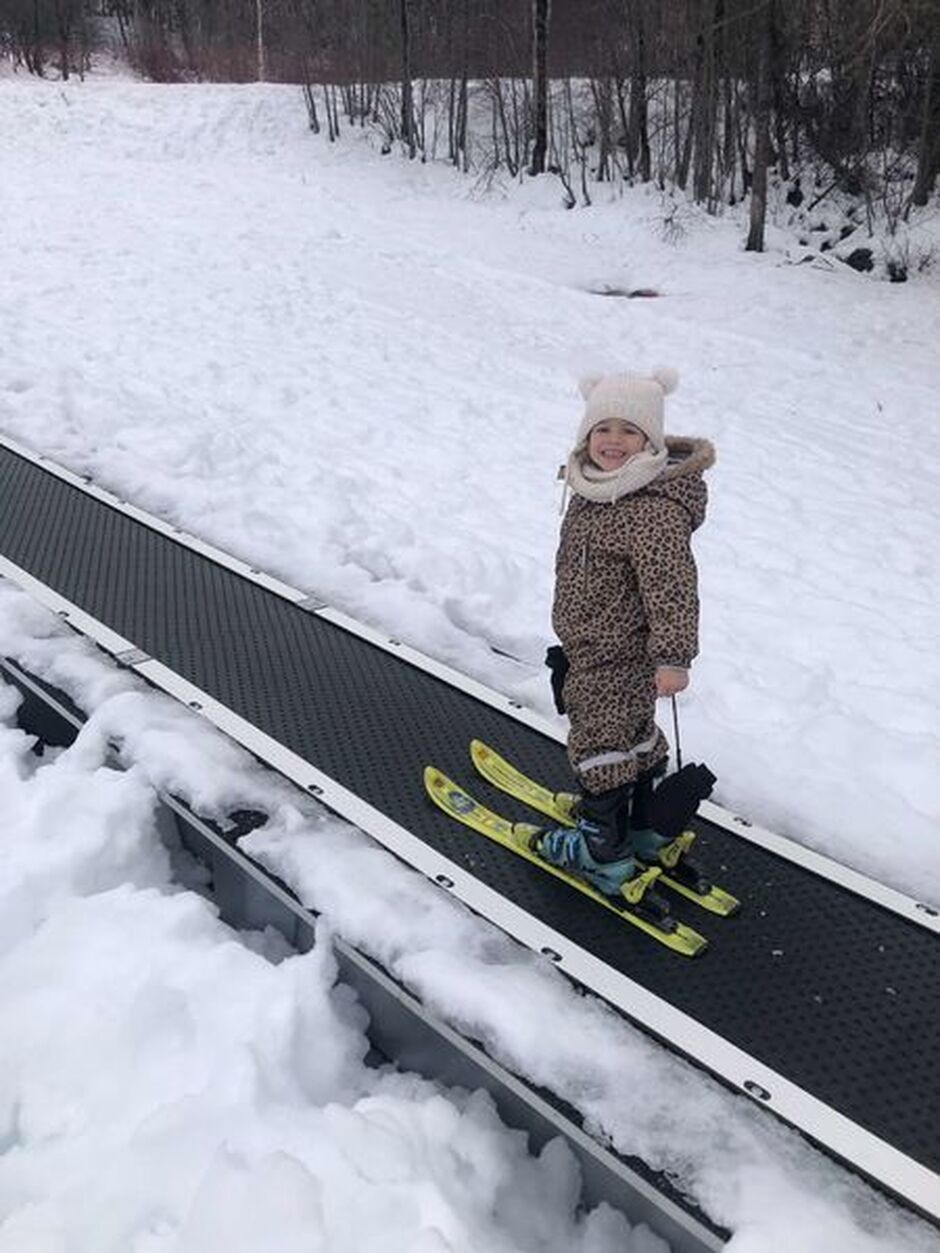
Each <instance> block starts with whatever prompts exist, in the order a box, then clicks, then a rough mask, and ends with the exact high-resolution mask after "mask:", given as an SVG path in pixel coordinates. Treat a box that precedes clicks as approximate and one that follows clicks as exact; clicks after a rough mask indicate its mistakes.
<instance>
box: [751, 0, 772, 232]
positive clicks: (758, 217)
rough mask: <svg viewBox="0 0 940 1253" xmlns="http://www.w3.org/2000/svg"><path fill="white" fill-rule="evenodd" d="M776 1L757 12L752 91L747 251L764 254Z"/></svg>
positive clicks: (768, 2) (769, 1)
mask: <svg viewBox="0 0 940 1253" xmlns="http://www.w3.org/2000/svg"><path fill="white" fill-rule="evenodd" d="M775 2H776V0H766V3H765V6H764V12H763V13H759V14H758V16H757V21H758V22H759V27H758V35H757V38H758V48H757V71H756V81H755V83H754V86H753V91H754V128H755V131H756V133H757V134H756V143H755V147H754V176H753V179H752V181H751V218H750V230H749V231H748V236H747V244H746V245H745V250H746V251H747V252H763V251H764V223H765V221H766V218H767V166H768V163H769V161H770V101H771V83H770V53H771V48H770V44H771V38H772V30H773V8H774V4H775Z"/></svg>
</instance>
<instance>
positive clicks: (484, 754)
mask: <svg viewBox="0 0 940 1253" xmlns="http://www.w3.org/2000/svg"><path fill="white" fill-rule="evenodd" d="M470 756H471V757H472V758H473V764H474V765H475V766H476V768H477V770H478V771H479V773H480V774H481V775H482V776H483V778H484V779H486V780H487V782H489V783H492V784H493V786H494V787H498V788H499V789H500V791H501V792H505V793H506V794H507V795H508V796H514V797H515V798H516V800H518V801H522V803H523V804H524V805H528V806H529V807H530V808H531V809H536V810H538V812H539V813H540V814H545V815H546V816H547V817H549V818H552V819H554V821H555V822H557V823H559V824H561V825H563V826H568V827H572V826H574V819H573V818H572V816H571V810H572V807H573V805H574V802H575V800H576V797H574V796H573V795H572V794H571V793H570V792H550V791H549V789H548V788H547V787H544V786H543V785H542V784H541V783H536V781H535V780H534V779H530V778H529V777H528V775H525V774H523V773H522V771H521V770H519V769H517V768H516V767H515V766H514V765H513V764H512V762H509V761H507V760H506V758H505V757H501V756H500V754H499V753H497V752H496V751H495V749H492V748H490V747H489V745H488V744H484V743H483V742H482V740H472V741H471V743H470ZM694 839H695V832H694V831H683V832H682V834H681V835H679V836H678V837H677V838H676V839H675V840H673V841H672V843H671V844H669V845H667V847H666V849H664V855H663V859H662V866H661V869H662V871H663V873H662V874H661V875H660V876H659V883H658V885H657V886H662V887H666V888H669V889H670V890H671V891H673V892H678V893H679V895H680V896H684V897H685V898H686V899H687V900H690V901H694V902H695V904H696V905H700V906H701V907H702V909H707V910H708V911H709V913H712V914H720V915H721V916H722V917H725V918H727V917H729V916H730V915H731V914H734V913H737V911H738V908H739V906H740V902H739V901H738V899H737V898H736V897H734V896H732V895H731V894H730V892H726V891H725V890H724V888H719V887H715V886H714V885H713V884H710V885H709V890H708V891H707V892H696V890H695V888H694V887H692V886H691V885H690V884H688V883H683V882H682V880H681V879H678V878H676V877H675V876H674V875H671V874H669V873H668V871H669V870H672V869H675V866H676V864H677V862H678V861H679V859H680V857H681V856H682V855H683V854H684V853H686V852H688V850H689V848H690V847H691V846H692V842H693V841H694Z"/></svg>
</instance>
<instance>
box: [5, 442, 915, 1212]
mask: <svg viewBox="0 0 940 1253" xmlns="http://www.w3.org/2000/svg"><path fill="white" fill-rule="evenodd" d="M0 554H2V555H3V557H5V558H7V559H8V560H9V561H10V562H13V563H15V564H16V565H17V566H19V567H21V568H22V569H24V570H26V571H28V572H29V574H31V575H32V576H33V577H34V578H35V579H38V580H40V581H41V582H42V583H44V584H46V585H47V586H48V587H50V588H52V589H54V590H55V591H56V592H57V593H58V594H59V595H61V596H62V597H64V598H66V599H67V600H69V601H72V602H74V603H75V604H76V605H78V606H79V607H81V608H82V609H83V610H84V611H85V612H87V613H88V614H91V615H93V616H94V617H95V618H97V619H98V620H100V621H101V622H102V623H104V624H106V625H107V626H108V627H110V628H111V629H112V630H113V631H116V632H117V633H119V634H120V635H122V636H124V637H126V638H127V639H129V640H132V641H133V642H134V644H135V645H136V646H137V647H138V648H140V649H142V650H144V651H145V652H146V653H148V654H149V655H150V656H152V657H154V658H156V659H158V660H159V661H161V662H163V663H164V664H166V665H167V666H169V667H171V668H172V669H173V670H174V671H176V672H177V673H178V674H179V675H181V676H183V677H184V678H185V679H187V680H189V681H190V682H191V683H193V684H195V685H196V686H197V687H199V688H201V689H203V690H204V691H206V692H208V693H210V694H211V695H212V696H214V697H215V698H216V699H217V700H219V701H221V702H222V703H223V704H224V705H226V706H228V707H229V708H230V709H232V710H234V711H236V712H237V713H238V714H240V715H241V716H242V717H244V718H245V719H247V720H248V721H250V722H251V723H253V724H254V725H256V726H257V727H258V728H260V729H261V730H263V731H265V732H266V733H268V734H269V735H271V736H272V737H274V738H275V739H276V740H277V741H279V742H280V743H281V744H283V745H285V746H287V747H288V748H290V749H291V750H293V751H294V752H295V753H297V754H299V755H300V756H301V757H303V758H305V759H306V760H307V761H309V762H310V763H312V764H313V765H314V766H316V767H317V768H318V769H319V770H320V771H323V772H324V773H326V774H327V775H329V776H330V777H331V778H332V779H334V780H336V782H338V783H340V784H341V785H342V786H344V787H346V788H348V789H349V790H350V791H352V792H354V793H356V794H357V795H358V796H360V797H362V798H363V799H364V800H366V801H368V802H369V804H371V805H372V806H374V807H375V808H376V809H377V810H379V811H381V812H382V813H384V814H386V815H388V816H389V817H390V818H392V819H393V820H394V821H395V822H396V823H398V824H400V825H401V826H403V827H405V828H406V829H407V830H409V831H410V832H412V833H413V834H414V835H416V836H417V837H419V838H420V839H421V840H423V841H425V842H426V843H427V844H429V845H431V846H433V847H436V848H438V849H440V850H441V851H442V852H443V853H444V855H445V856H447V857H448V858H450V859H451V860H452V861H454V862H456V863H459V864H461V865H463V866H465V867H467V868H469V869H470V870H471V871H472V874H473V875H474V876H476V877H477V878H478V879H480V880H482V881H483V882H485V883H487V884H489V885H490V886H492V887H493V888H494V889H495V890H497V891H498V892H499V893H501V894H502V895H503V896H505V897H508V898H509V899H511V900H512V901H514V902H515V903H516V904H517V905H519V906H520V907H521V908H523V909H525V910H526V911H528V912H529V913H531V914H532V915H534V916H535V917H537V918H540V919H543V920H545V921H546V922H547V923H548V924H549V925H551V926H552V927H554V928H555V929H557V930H558V931H559V932H562V933H563V934H564V935H566V936H567V937H570V939H571V940H572V941H573V942H574V943H575V944H577V945H579V946H581V947H582V948H583V949H585V950H587V951H588V952H589V953H592V954H594V955H595V956H596V957H598V958H599V959H601V960H602V961H603V962H605V963H607V964H608V965H609V966H610V967H611V968H612V969H614V970H617V971H620V972H622V973H623V974H625V975H626V976H628V977H629V978H630V979H631V980H633V981H635V982H636V983H638V984H640V985H641V986H642V987H644V988H646V989H648V990H649V991H650V992H652V993H654V994H655V995H656V996H658V997H661V998H663V1000H665V1001H667V1002H669V1003H670V1004H671V1005H673V1006H675V1007H677V1008H678V1009H680V1010H682V1011H683V1012H684V1013H685V1014H687V1015H689V1016H690V1017H691V1018H693V1019H695V1020H696V1021H697V1022H698V1023H701V1024H702V1025H704V1026H706V1027H707V1028H709V1029H710V1030H711V1031H713V1032H715V1033H717V1035H718V1036H720V1037H722V1038H723V1039H724V1040H727V1041H730V1042H731V1043H733V1044H734V1045H735V1046H736V1047H737V1048H739V1049H742V1050H744V1051H745V1052H746V1053H748V1054H750V1055H751V1056H752V1057H754V1058H756V1059H758V1060H759V1061H760V1062H762V1063H763V1064H765V1065H767V1066H769V1067H771V1068H772V1069H773V1070H774V1071H776V1072H778V1073H779V1074H781V1075H783V1076H785V1077H786V1079H788V1080H789V1081H790V1082H791V1083H793V1084H796V1085H798V1087H799V1088H800V1089H802V1090H803V1091H805V1092H806V1093H808V1094H810V1095H811V1096H812V1097H814V1098H816V1099H817V1100H818V1101H821V1102H823V1103H824V1104H825V1105H826V1106H828V1107H830V1108H831V1109H832V1110H833V1111H836V1112H837V1113H838V1114H839V1115H842V1116H843V1117H844V1118H847V1119H849V1120H851V1122H853V1123H855V1124H857V1125H858V1127H860V1128H864V1129H865V1130H866V1131H868V1132H870V1133H872V1134H873V1135H874V1136H877V1137H878V1138H879V1139H880V1140H882V1141H885V1142H886V1143H887V1144H889V1145H891V1146H892V1147H893V1148H895V1149H897V1150H898V1151H899V1152H901V1153H903V1154H904V1155H906V1156H907V1157H909V1158H910V1159H912V1160H913V1161H914V1162H915V1163H918V1164H919V1165H920V1166H922V1167H925V1168H926V1169H927V1170H930V1171H934V1172H936V1171H938V1170H940V1117H938V1108H937V1105H938V1102H937V1090H938V1085H937V1077H936V1075H937V1059H938V1057H940V984H938V963H937V958H938V950H940V945H938V939H937V936H936V935H935V934H933V933H931V932H930V931H928V930H926V929H924V928H922V927H919V926H917V925H915V924H912V923H910V922H908V921H907V920H905V919H904V918H901V917H899V916H898V915H896V914H894V913H892V912H891V911H889V910H888V909H885V908H882V907H880V906H878V905H877V904H874V903H873V902H872V901H870V900H867V899H865V898H863V897H861V896H858V895H855V894H854V893H852V892H850V891H848V890H846V889H845V888H842V887H840V886H838V885H836V884H834V883H833V882H831V881H830V880H828V879H826V878H824V877H821V876H819V875H816V874H814V873H811V872H810V871H808V870H806V869H803V868H801V867H800V866H798V865H796V864H794V863H793V862H791V861H789V860H786V859H784V858H781V857H777V856H775V855H773V854H772V853H769V852H767V851H765V850H764V849H762V848H760V847H758V846H756V845H754V844H752V843H749V842H748V841H746V840H743V839H739V838H737V837H736V836H735V835H734V834H733V833H731V832H729V831H727V830H725V829H724V828H722V827H720V826H717V825H715V824H712V823H707V822H700V823H698V830H699V838H700V845H699V848H700V852H699V856H700V859H701V860H703V861H704V862H705V863H706V864H707V866H708V868H709V870H710V872H711V873H712V874H713V876H714V878H715V879H716V880H717V881H718V882H720V883H721V884H722V885H723V886H724V887H726V888H727V889H728V890H729V891H731V892H733V893H734V894H735V895H736V896H738V897H739V898H740V899H741V900H742V903H743V908H742V912H741V914H740V915H739V916H738V917H736V918H734V919H720V918H716V917H713V916H711V915H708V914H705V913H704V912H703V911H701V910H699V909H697V908H696V907H695V906H694V905H692V904H688V905H686V904H683V903H681V902H680V901H679V900H678V899H676V903H675V904H674V911H675V912H676V914H677V915H679V916H680V917H682V918H683V919H684V920H685V921H687V922H689V923H690V925H692V926H694V927H695V928H696V929H697V930H700V931H702V932H703V933H704V934H706V935H707V936H708V938H709V940H710V947H709V950H708V952H707V953H706V954H705V955H704V956H703V957H702V958H700V959H697V960H694V961H690V960H688V959H684V958H681V957H678V956H675V955H673V954H671V953H669V952H668V951H666V950H665V949H663V948H661V947H660V946H658V945H657V944H656V943H655V942H654V941H652V940H650V939H648V938H647V937H645V936H644V935H643V934H642V933H640V932H638V931H636V930H635V929H634V928H632V927H630V926H628V925H626V924H624V923H623V922H621V921H619V920H618V919H617V918H616V917H614V916H612V915H610V914H608V913H607V912H606V911H604V910H602V909H599V908H597V906H595V905H593V904H591V902H590V901H588V900H587V899H586V898H583V897H581V896H580V894H578V893H575V892H573V891H572V890H571V889H570V888H568V887H567V886H566V885H564V884H563V883H560V882H558V881H556V880H554V879H552V877H551V876H549V875H545V874H541V873H539V872H537V871H535V870H533V869H532V868H531V867H530V866H528V865H527V864H526V863H525V862H523V861H522V860H521V859H519V858H516V857H514V856H513V855H512V854H510V853H508V852H506V851H505V850H503V849H501V848H499V847H498V846H496V845H494V844H492V843H491V842H490V841H488V840H486V839H484V838H483V837H481V836H478V835H475V834H474V833H473V832H470V831H467V830H465V829H464V828H462V827H460V826H459V825H458V824H456V823H454V822H453V821H451V820H449V819H448V818H447V817H446V816H445V815H444V814H442V813H440V812H439V811H438V810H437V809H436V808H435V807H434V806H433V805H432V804H431V803H430V802H429V801H428V800H427V798H426V797H425V795H424V791H423V787H422V777H421V776H422V770H423V767H424V766H425V765H426V764H427V763H429V762H433V763H434V764H436V765H438V766H439V767H440V768H441V769H443V770H444V771H445V772H447V773H448V774H450V775H451V776H452V777H454V778H456V779H457V780H459V781H462V782H464V783H466V784H467V785H468V787H469V790H470V791H471V792H473V793H474V794H475V795H477V796H478V797H479V798H480V799H481V800H483V801H484V802H486V801H488V800H489V802H490V803H493V800H494V797H493V793H492V792H490V791H489V790H488V788H487V787H486V785H485V784H483V783H482V782H481V781H480V780H479V779H478V778H477V777H476V776H475V773H474V771H473V769H472V766H471V765H470V762H469V756H468V744H469V741H470V739H471V738H473V737H478V738H481V739H483V740H485V741H487V742H488V743H490V744H492V745H493V746H494V747H497V748H498V749H499V750H500V751H502V752H504V753H505V754H506V755H507V756H509V757H510V758H511V759H513V760H514V761H516V762H517V763H519V764H520V765H521V766H522V768H523V769H526V770H527V771H528V772H529V773H531V774H533V775H535V776H536V777H538V778H540V779H542V780H543V781H546V782H549V783H551V782H552V781H557V782H556V786H558V787H559V788H561V787H565V786H568V783H569V772H568V769H567V763H566V761H565V757H564V752H563V749H562V748H561V746H560V745H559V744H558V743H556V742H555V741H553V740H551V739H550V738H548V737H546V736H543V735H541V734H539V733H538V732H537V731H535V730H533V729H532V728H530V727H528V726H526V725H525V724H524V723H521V722H519V721H517V720H516V719H514V718H513V717H511V716H510V715H509V714H504V713H502V712H500V711H499V710H497V709H495V708H493V707H491V706H489V705H487V704H485V703H483V702H481V701H479V700H477V699H475V698H474V697H473V696H471V695H469V694H467V693H465V692H463V691H461V690H459V689H458V688H455V687H453V686H451V685H449V684H448V683H445V682H443V681H442V680H441V679H439V678H436V677H434V676H433V675H431V674H429V673H427V672H425V671H422V670H421V669H419V668H417V667H415V666H413V665H410V664H408V663H407V662H405V661H402V660H399V659H398V658H396V657H395V655H394V654H393V653H391V652H389V651H387V650H384V649H381V648H378V647H376V646H374V645H372V644H370V643H368V642H366V641H364V640H363V639H361V638H359V637H357V636H355V635H353V634H351V633H350V632H348V631H345V630H343V629H341V628H340V627H337V626H335V625H333V624H331V623H329V622H327V621H324V620H323V619H321V618H318V617H317V615H316V614H313V613H310V612H307V611H305V610H304V609H302V608H299V607H298V606H295V605H292V604H290V603H289V602H287V601H285V600H284V599H282V598H281V597H279V596H277V595H275V594H273V593H271V592H268V591H266V590H264V589H263V588H260V587H259V586H257V585H255V584H254V583H252V582H251V581H250V580H248V579H246V578H243V577H241V576H240V575H238V574H237V573H234V572H232V571H229V570H227V569H225V568H224V567H222V566H220V565H218V564H217V563H215V562H213V561H212V560H210V559H208V558H206V557H204V556H201V555H199V554H198V553H196V552H194V551H192V550H191V549H189V548H187V547H186V546H185V545H184V544H182V543H178V542H175V541H174V540H173V539H172V538H170V537H167V536H165V535H162V534H160V533H158V532H157V531H154V530H152V529H151V528H149V527H147V526H146V525H144V524H142V523H140V522H138V521H135V520H133V519H132V518H129V517H128V516H126V515H125V514H123V513H122V512H121V511H120V510H119V509H116V508H112V507H110V506H109V505H107V504H105V503H102V502H101V501H99V500H96V499H95V498H94V497H92V496H90V495H88V494H86V493H85V492H83V491H82V490H81V489H80V488H78V487H75V486H72V485H70V484H68V483H65V482H63V481H62V480H61V479H60V478H58V477H57V476H55V475H54V474H52V473H50V472H49V471H47V470H45V469H43V468H42V467H40V466H37V465H35V464H34V463H33V462H31V461H30V460H27V459H26V458H24V457H21V456H18V455H17V454H15V453H14V452H12V451H10V450H9V449H7V448H0ZM496 807H497V808H499V809H501V810H502V811H503V812H507V813H508V815H509V816H515V817H519V818H528V819H529V820H531V817H532V815H531V813H527V812H525V811H523V810H522V809H521V808H519V807H515V806H514V805H513V803H512V802H511V801H507V800H506V798H503V797H500V798H499V802H498V805H496ZM673 1043H674V1044H675V1045H676V1047H678V1048H680V1049H682V1048H683V1043H682V1041H673ZM908 1199H910V1198H908ZM937 1208H938V1210H940V1205H938V1207H937ZM926 1212H932V1211H930V1210H927V1211H926Z"/></svg>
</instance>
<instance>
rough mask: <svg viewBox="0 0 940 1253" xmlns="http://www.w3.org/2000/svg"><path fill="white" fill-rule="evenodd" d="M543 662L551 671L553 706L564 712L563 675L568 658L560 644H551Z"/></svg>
mask: <svg viewBox="0 0 940 1253" xmlns="http://www.w3.org/2000/svg"><path fill="white" fill-rule="evenodd" d="M545 664H546V666H548V668H549V670H551V672H552V677H551V683H552V696H554V698H555V708H556V709H557V710H558V712H559V713H560V714H563V713H564V712H565V698H564V696H563V695H562V693H563V691H564V686H565V675H566V674H567V673H568V658H567V657H566V656H565V650H564V649H563V648H562V646H561V645H560V644H553V645H552V646H551V648H550V649H549V650H548V652H546V654H545Z"/></svg>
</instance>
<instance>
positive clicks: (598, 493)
mask: <svg viewBox="0 0 940 1253" xmlns="http://www.w3.org/2000/svg"><path fill="white" fill-rule="evenodd" d="M668 456H669V454H668V452H667V451H666V449H665V448H662V449H660V450H659V452H653V451H651V450H650V449H649V448H645V449H644V450H643V451H642V452H638V453H637V454H636V455H635V456H633V457H631V458H630V460H629V461H628V462H627V463H626V465H622V466H621V467H620V469H619V470H600V469H598V467H597V466H596V465H595V464H594V462H593V461H591V460H589V458H588V455H587V450H586V449H585V448H584V447H583V446H582V447H580V448H576V449H575V450H574V452H573V453H572V454H571V456H570V457H569V458H568V465H567V467H566V469H565V481H566V482H567V484H568V486H569V487H570V488H571V490H572V491H573V492H574V493H575V495H576V496H583V497H584V499H585V500H594V501H600V502H602V503H603V502H606V503H608V504H611V503H613V501H615V500H619V499H620V498H621V496H628V495H629V494H630V493H631V492H638V491H639V490H640V488H641V487H646V485H647V483H652V481H653V479H655V478H656V476H657V475H658V474H661V473H662V471H663V470H664V469H665V467H666V461H667V459H668Z"/></svg>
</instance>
